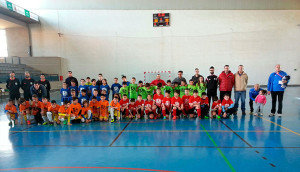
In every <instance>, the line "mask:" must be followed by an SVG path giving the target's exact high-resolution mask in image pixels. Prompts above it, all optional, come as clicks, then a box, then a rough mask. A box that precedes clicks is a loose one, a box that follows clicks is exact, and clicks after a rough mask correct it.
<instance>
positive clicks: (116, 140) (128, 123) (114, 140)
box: [109, 119, 132, 146]
mask: <svg viewBox="0 0 300 172" xmlns="http://www.w3.org/2000/svg"><path fill="white" fill-rule="evenodd" d="M131 121H132V119H131V120H130V121H129V122H128V123H127V125H126V126H125V127H124V128H123V130H122V131H121V132H120V133H119V134H118V136H117V137H116V138H115V139H114V140H113V141H112V142H111V144H110V145H109V146H112V145H113V144H114V143H115V142H116V141H117V140H118V138H119V137H120V136H121V134H122V133H123V131H124V130H125V129H126V128H127V127H128V125H129V124H130V123H131Z"/></svg>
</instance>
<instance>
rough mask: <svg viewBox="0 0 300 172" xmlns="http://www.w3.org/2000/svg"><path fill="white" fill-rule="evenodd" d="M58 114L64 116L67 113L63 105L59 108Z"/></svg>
mask: <svg viewBox="0 0 300 172" xmlns="http://www.w3.org/2000/svg"><path fill="white" fill-rule="evenodd" d="M58 113H62V114H66V113H68V109H66V107H65V105H62V106H60V108H59V110H58Z"/></svg>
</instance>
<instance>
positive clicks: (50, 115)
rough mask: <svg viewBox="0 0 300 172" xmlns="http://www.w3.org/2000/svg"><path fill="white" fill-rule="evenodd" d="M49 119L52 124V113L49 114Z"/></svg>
mask: <svg viewBox="0 0 300 172" xmlns="http://www.w3.org/2000/svg"><path fill="white" fill-rule="evenodd" d="M47 117H48V119H49V121H50V122H53V119H52V113H51V112H47Z"/></svg>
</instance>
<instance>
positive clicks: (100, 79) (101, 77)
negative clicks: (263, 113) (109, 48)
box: [96, 73, 103, 88]
mask: <svg viewBox="0 0 300 172" xmlns="http://www.w3.org/2000/svg"><path fill="white" fill-rule="evenodd" d="M102 80H103V75H102V73H99V74H98V81H97V82H96V85H98V86H99V88H100V86H101V85H102Z"/></svg>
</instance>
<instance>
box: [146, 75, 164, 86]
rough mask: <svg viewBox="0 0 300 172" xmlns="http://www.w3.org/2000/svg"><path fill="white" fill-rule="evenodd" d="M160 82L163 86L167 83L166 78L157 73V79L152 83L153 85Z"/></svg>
mask: <svg viewBox="0 0 300 172" xmlns="http://www.w3.org/2000/svg"><path fill="white" fill-rule="evenodd" d="M158 83H161V84H162V86H165V85H167V84H166V83H165V81H164V80H162V79H160V74H157V75H156V79H155V80H153V81H152V82H151V83H150V84H151V85H155V86H156V85H157V84H158Z"/></svg>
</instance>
